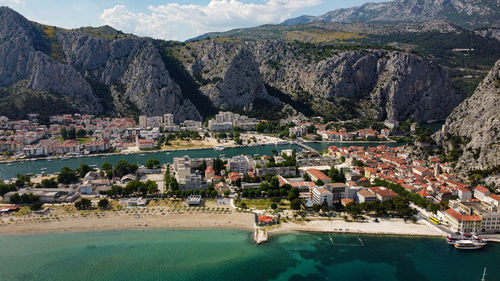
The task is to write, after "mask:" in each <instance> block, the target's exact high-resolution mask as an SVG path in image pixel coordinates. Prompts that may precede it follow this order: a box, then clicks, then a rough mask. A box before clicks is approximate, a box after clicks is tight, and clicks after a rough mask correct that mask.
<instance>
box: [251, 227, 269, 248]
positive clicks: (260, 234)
mask: <svg viewBox="0 0 500 281" xmlns="http://www.w3.org/2000/svg"><path fill="white" fill-rule="evenodd" d="M253 240H254V241H255V243H256V244H257V245H260V244H262V243H266V242H267V241H269V233H267V231H266V230H265V229H263V228H260V227H256V228H255V230H254V233H253Z"/></svg>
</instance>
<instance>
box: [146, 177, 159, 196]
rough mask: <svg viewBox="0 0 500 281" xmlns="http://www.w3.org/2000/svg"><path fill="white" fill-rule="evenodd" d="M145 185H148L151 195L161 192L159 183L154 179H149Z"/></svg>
mask: <svg viewBox="0 0 500 281" xmlns="http://www.w3.org/2000/svg"><path fill="white" fill-rule="evenodd" d="M145 185H146V189H147V191H148V193H149V194H150V195H154V194H157V193H158V192H160V190H159V189H158V184H157V183H156V182H154V181H152V180H147V181H146V183H145Z"/></svg>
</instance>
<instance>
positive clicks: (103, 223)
mask: <svg viewBox="0 0 500 281" xmlns="http://www.w3.org/2000/svg"><path fill="white" fill-rule="evenodd" d="M213 206H214V207H212V208H207V209H202V208H183V209H180V208H178V207H170V208H169V207H166V206H154V207H147V208H123V209H121V210H113V211H111V210H109V211H98V210H94V211H71V212H66V211H64V209H63V208H61V207H59V208H56V209H54V210H53V211H51V213H50V214H48V215H36V214H29V215H28V214H26V215H17V216H14V215H11V216H2V217H0V234H22V233H51V232H75V231H103V230H128V229H240V230H249V231H252V230H253V229H254V214H253V213H250V212H238V211H236V210H235V209H233V208H227V207H226V206H224V207H218V208H216V207H215V206H216V205H213ZM69 208H72V207H70V206H66V209H69ZM267 229H268V230H269V232H270V233H283V232H294V231H304V232H336V233H364V234H380V235H401V236H444V235H445V233H443V232H442V231H441V230H439V229H437V228H436V227H433V226H432V225H430V224H428V223H427V222H425V221H423V220H419V221H417V222H416V223H413V222H409V221H408V222H404V221H403V220H400V219H391V220H384V219H380V222H373V221H370V222H346V221H345V220H343V219H341V218H334V219H331V220H328V219H326V218H318V217H314V218H311V217H308V218H306V220H302V219H301V218H298V219H297V220H291V221H290V220H287V221H286V222H282V223H281V224H279V225H274V226H270V227H267Z"/></svg>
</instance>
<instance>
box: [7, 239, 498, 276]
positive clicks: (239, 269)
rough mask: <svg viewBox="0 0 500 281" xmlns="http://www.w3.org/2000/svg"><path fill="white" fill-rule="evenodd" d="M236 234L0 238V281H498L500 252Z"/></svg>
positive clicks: (431, 242) (420, 242)
mask: <svg viewBox="0 0 500 281" xmlns="http://www.w3.org/2000/svg"><path fill="white" fill-rule="evenodd" d="M251 235H252V233H250V232H248V231H241V230H128V231H105V232H74V233H53V234H33V235H31V234H30V235H1V236H0V280H363V281H368V280H388V281H390V280H405V281H407V280H418V281H425V280H440V281H456V280H471V281H472V280H481V277H482V273H483V268H484V267H486V268H487V276H486V280H500V267H499V266H498V258H499V257H500V245H497V244H493V243H490V244H489V245H487V247H486V248H484V249H482V250H478V251H460V250H457V249H455V248H453V247H452V246H449V245H447V244H446V242H445V241H444V239H443V238H398V237H389V236H368V235H360V236H356V235H339V234H331V235H329V234H311V233H287V234H273V235H272V236H271V240H270V242H269V243H267V244H264V245H255V244H254V243H253V242H252V240H251Z"/></svg>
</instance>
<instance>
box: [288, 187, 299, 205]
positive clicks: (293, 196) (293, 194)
mask: <svg viewBox="0 0 500 281" xmlns="http://www.w3.org/2000/svg"><path fill="white" fill-rule="evenodd" d="M299 195H300V190H299V189H298V188H297V187H294V188H292V189H291V190H290V191H289V192H288V200H289V201H290V202H291V201H293V200H294V199H297V198H299Z"/></svg>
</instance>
